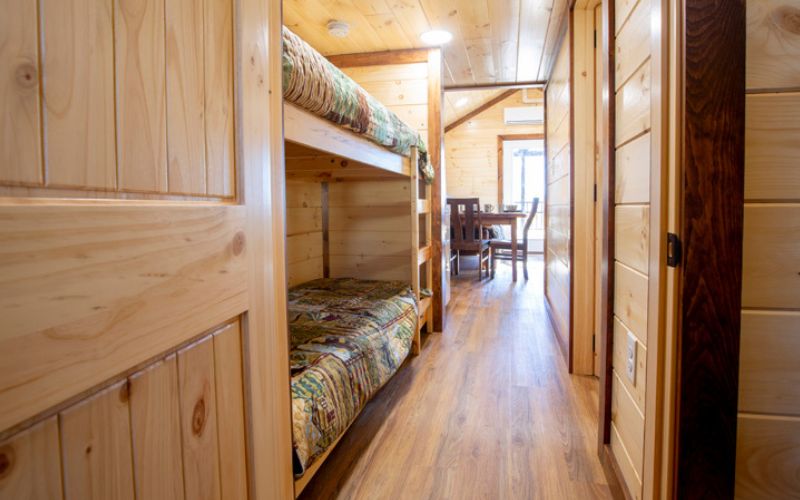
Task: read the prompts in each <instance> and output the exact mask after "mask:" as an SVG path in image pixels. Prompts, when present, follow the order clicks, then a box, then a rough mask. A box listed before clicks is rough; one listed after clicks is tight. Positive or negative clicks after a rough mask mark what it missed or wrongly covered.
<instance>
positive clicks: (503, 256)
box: [489, 198, 539, 279]
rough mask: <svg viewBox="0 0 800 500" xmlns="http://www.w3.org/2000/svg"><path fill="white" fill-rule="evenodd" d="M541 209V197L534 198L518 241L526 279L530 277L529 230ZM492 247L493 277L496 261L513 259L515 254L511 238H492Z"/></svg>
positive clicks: (518, 257) (518, 255) (513, 235)
mask: <svg viewBox="0 0 800 500" xmlns="http://www.w3.org/2000/svg"><path fill="white" fill-rule="evenodd" d="M538 210H539V198H534V199H533V204H532V205H531V211H530V213H529V214H528V217H527V218H526V219H525V226H524V227H523V229H522V240H520V241H517V260H521V261H522V272H523V274H524V275H525V279H528V231H529V230H530V229H531V223H533V219H534V217H536V212H537V211H538ZM516 236H517V235H516V234H512V235H511V237H512V238H516ZM489 246H491V248H492V278H494V270H495V267H496V261H498V260H511V259H512V257H513V254H512V253H511V240H499V239H498V240H492V241H491V242H490V243H489Z"/></svg>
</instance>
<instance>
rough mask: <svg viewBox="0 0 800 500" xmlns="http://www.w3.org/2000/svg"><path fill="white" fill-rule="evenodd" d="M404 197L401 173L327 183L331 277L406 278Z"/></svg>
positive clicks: (405, 187)
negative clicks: (394, 177)
mask: <svg viewBox="0 0 800 500" xmlns="http://www.w3.org/2000/svg"><path fill="white" fill-rule="evenodd" d="M409 197H410V193H409V183H408V180H407V179H402V180H397V181H394V180H392V181H386V180H379V181H359V182H337V183H331V184H330V185H329V196H328V203H329V214H330V232H329V240H330V266H331V277H332V278H339V277H357V278H362V279H380V280H401V281H408V280H410V277H411V267H410V262H411V249H410V247H409V245H410V242H411V240H410V236H409V234H410V231H411V215H410V214H409V210H410V207H409Z"/></svg>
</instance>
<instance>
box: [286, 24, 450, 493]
mask: <svg viewBox="0 0 800 500" xmlns="http://www.w3.org/2000/svg"><path fill="white" fill-rule="evenodd" d="M283 43H284V50H283V87H284V139H285V141H286V145H285V156H286V179H287V183H289V182H293V181H294V182H302V183H306V187H308V185H310V186H312V187H311V188H308V190H309V191H313V192H314V193H313V194H312V195H310V196H311V197H316V198H315V199H317V200H318V201H317V205H319V206H314V207H309V206H308V205H309V204H308V203H307V202H306V201H303V203H302V204H300V205H299V206H301V207H302V210H301V209H298V213H297V214H296V215H294V216H293V214H289V213H287V216H288V217H289V218H290V221H289V223H288V224H287V225H289V226H291V225H292V224H293V223H296V224H298V225H300V226H302V229H303V230H302V231H300V232H299V234H301V235H302V238H303V239H302V240H300V243H297V244H293V243H292V241H290V242H289V248H290V253H292V249H294V253H295V254H297V255H302V256H306V255H312V256H314V257H313V259H314V260H313V262H312V260H311V259H309V260H304V261H301V262H300V263H299V264H298V266H303V271H302V273H299V275H300V277H299V278H297V279H293V278H292V276H293V275H294V274H293V273H292V269H290V270H289V275H290V289H289V331H290V337H291V353H290V358H291V367H292V380H291V385H292V386H291V393H292V417H293V461H294V473H295V495H299V494H300V493H301V492H302V490H303V488H304V487H305V486H306V485H307V484H308V482H309V481H310V479H311V478H312V477H313V476H314V474H315V473H316V471H317V470H318V469H319V467H320V466H321V464H322V463H323V462H324V460H325V459H326V458H327V456H328V454H329V453H330V452H331V451H332V450H333V449H334V447H335V446H336V444H337V443H338V442H339V440H340V439H341V438H342V436H343V435H344V433H345V432H346V431H347V429H348V428H349V426H350V425H351V424H352V422H353V421H354V420H355V418H356V417H357V416H358V414H359V413H360V411H361V409H362V408H363V407H364V405H366V403H367V402H368V401H369V399H370V398H371V397H372V396H373V395H374V394H375V393H376V392H377V391H378V390H379V389H380V388H381V387H382V386H383V385H384V384H385V383H386V382H387V381H388V380H389V379H390V378H391V377H392V376H393V375H394V374H395V373H396V372H397V370H398V369H399V368H400V366H401V365H402V363H403V362H404V361H405V359H406V358H407V356H408V355H409V353H413V354H417V353H419V351H420V348H421V331H422V330H423V329H427V331H432V323H433V319H432V307H431V298H432V294H431V292H430V288H431V285H432V282H433V278H432V265H431V263H432V262H431V261H432V253H433V252H432V234H431V228H432V219H431V202H430V199H431V188H430V183H431V182H432V180H433V175H434V174H433V170H432V168H431V166H430V164H429V162H428V161H427V153H426V148H425V143H424V142H423V141H422V139H421V138H420V135H419V133H417V132H416V131H415V130H413V129H412V128H411V127H409V126H408V125H406V124H405V123H403V122H402V121H401V120H400V118H398V117H397V115H396V114H395V113H393V112H392V111H391V110H389V109H388V108H387V107H385V106H384V105H383V104H381V103H380V102H379V101H378V100H377V99H375V98H374V97H372V96H371V95H369V94H368V93H367V92H366V91H365V90H364V89H363V88H361V87H360V86H359V85H358V84H357V83H355V81H353V80H352V79H350V78H349V77H348V76H347V75H345V74H344V73H343V72H342V71H340V70H339V69H338V68H336V67H335V66H334V65H332V64H331V63H330V62H329V61H328V60H327V59H325V58H324V57H323V56H321V55H320V54H319V53H317V52H316V51H315V50H314V49H313V48H311V47H310V46H309V45H308V44H306V43H305V42H304V41H303V40H301V39H300V38H299V37H297V36H296V35H294V34H293V33H291V31H289V30H288V29H285V28H284V33H283ZM317 185H318V186H319V187H318V190H317V187H316V186H317ZM337 200H338V201H337ZM359 200H361V201H359ZM309 209H313V210H312V211H313V213H312V212H309ZM306 214H307V215H306ZM300 217H308V219H307V220H304V221H303V222H296V219H298V218H300ZM383 218H385V221H384V223H383V224H382V222H381V221H382V220H384V219H383ZM293 221H295V222H293ZM381 225H386V226H391V228H392V229H393V231H394V232H392V233H391V234H392V236H390V237H386V236H385V234H384V232H382V231H381V230H380V229H382V228H381ZM398 228H399V229H398ZM354 234H359V235H361V237H362V238H364V240H363V241H361V243H360V245H361V246H362V247H367V248H366V249H364V248H361V247H359V248H358V249H357V250H355V251H346V250H345V251H339V253H338V254H337V251H336V249H333V250H332V249H331V245H333V246H335V247H336V248H349V247H351V246H357V245H354V244H352V242H348V241H347V240H346V238H348V235H354ZM372 235H375V238H372ZM381 235H383V237H381ZM398 235H399V238H398ZM290 238H291V235H290V236H289V237H287V240H288V239H290ZM373 240H374V241H373ZM309 245H320V246H321V248H320V250H319V252H317V251H315V250H313V249H312V250H309V249H308V248H307V247H308V246H309ZM373 246H374V247H377V248H378V249H377V250H375V251H373V253H380V255H370V250H369V249H370V248H373ZM348 252H349V253H350V254H352V255H347V254H348ZM319 254H321V255H319ZM292 258H293V256H292V255H290V264H289V265H290V266H291V265H292V262H293V261H292V260H291V259H292ZM398 259H399V260H398ZM295 274H297V273H295ZM309 278H311V279H309ZM293 281H294V282H293Z"/></svg>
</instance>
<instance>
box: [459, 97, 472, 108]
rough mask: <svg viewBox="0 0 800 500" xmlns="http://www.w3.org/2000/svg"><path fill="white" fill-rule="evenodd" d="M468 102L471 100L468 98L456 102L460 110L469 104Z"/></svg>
mask: <svg viewBox="0 0 800 500" xmlns="http://www.w3.org/2000/svg"><path fill="white" fill-rule="evenodd" d="M468 100H469V99H467V98H466V97H462V98H461V99H459V100H457V101H456V107H459V108H460V107H462V106H464V105H465V104H466V103H467V101H468Z"/></svg>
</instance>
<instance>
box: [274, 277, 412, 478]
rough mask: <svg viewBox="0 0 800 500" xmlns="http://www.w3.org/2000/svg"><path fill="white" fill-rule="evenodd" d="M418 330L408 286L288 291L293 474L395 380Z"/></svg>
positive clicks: (323, 285)
mask: <svg viewBox="0 0 800 500" xmlns="http://www.w3.org/2000/svg"><path fill="white" fill-rule="evenodd" d="M416 328H417V304H416V301H415V300H414V294H413V292H412V291H411V289H410V288H409V287H408V285H407V284H405V283H403V282H398V281H369V280H357V279H352V278H339V279H318V280H314V281H310V282H308V283H304V284H302V285H299V286H297V287H294V288H292V289H290V290H289V333H290V335H291V366H292V383H291V392H292V434H293V438H294V440H293V441H294V442H293V448H294V473H295V475H298V476H299V475H301V474H303V473H304V472H305V470H306V468H307V467H308V466H309V465H311V463H312V462H313V461H314V459H315V458H316V457H318V456H319V455H320V454H322V453H323V452H324V451H325V450H326V449H327V448H328V447H329V446H330V445H331V444H333V443H334V442H335V441H336V439H338V438H339V436H341V435H342V433H344V431H345V430H346V429H347V427H348V426H349V425H350V423H352V421H353V420H354V419H355V418H356V416H357V415H358V414H359V412H360V411H361V409H362V408H363V407H364V405H365V404H366V403H367V401H369V399H370V397H371V396H372V395H373V394H375V392H377V391H378V389H380V388H381V387H382V386H383V384H385V383H386V382H387V381H388V380H389V379H390V378H391V377H392V375H394V373H395V372H396V371H397V369H398V368H399V367H400V364H401V363H402V362H403V360H404V359H405V358H406V357H407V356H408V353H409V351H410V349H411V341H412V339H413V336H414V332H415V330H416Z"/></svg>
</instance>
